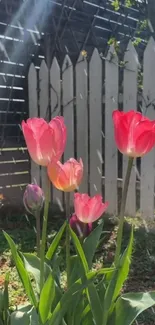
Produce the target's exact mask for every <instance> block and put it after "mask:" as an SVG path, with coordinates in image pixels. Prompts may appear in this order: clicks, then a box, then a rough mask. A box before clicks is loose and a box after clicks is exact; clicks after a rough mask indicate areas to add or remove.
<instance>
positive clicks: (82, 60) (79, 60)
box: [76, 52, 86, 64]
mask: <svg viewBox="0 0 155 325" xmlns="http://www.w3.org/2000/svg"><path fill="white" fill-rule="evenodd" d="M85 61H86V57H85V56H84V55H82V52H80V54H79V56H78V59H77V62H76V64H77V63H79V62H85Z"/></svg>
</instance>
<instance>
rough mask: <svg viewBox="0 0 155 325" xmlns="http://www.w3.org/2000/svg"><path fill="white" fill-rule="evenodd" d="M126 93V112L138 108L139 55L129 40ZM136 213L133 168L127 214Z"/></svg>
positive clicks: (125, 75) (124, 99) (125, 158)
mask: <svg viewBox="0 0 155 325" xmlns="http://www.w3.org/2000/svg"><path fill="white" fill-rule="evenodd" d="M124 62H125V68H124V86H123V89H124V93H123V110H124V111H125V112H127V111H129V110H131V109H135V110H137V77H138V56H137V52H136V50H135V48H134V46H133V45H132V42H131V41H129V44H128V46H127V50H126V52H125V55H124ZM134 163H136V161H135V162H134ZM127 164H128V158H127V157H126V156H125V155H123V181H124V179H125V175H126V170H127ZM135 214H136V171H135V168H133V169H132V173H131V178H130V183H129V188H128V196H127V202H126V215H129V216H133V217H134V216H135Z"/></svg>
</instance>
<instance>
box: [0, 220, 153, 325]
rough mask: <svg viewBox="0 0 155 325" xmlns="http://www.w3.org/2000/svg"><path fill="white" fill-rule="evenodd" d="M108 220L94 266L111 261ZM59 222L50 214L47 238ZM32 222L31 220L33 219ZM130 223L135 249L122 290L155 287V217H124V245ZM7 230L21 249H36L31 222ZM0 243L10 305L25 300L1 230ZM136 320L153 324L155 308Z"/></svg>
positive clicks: (0, 277) (112, 229)
mask: <svg viewBox="0 0 155 325" xmlns="http://www.w3.org/2000/svg"><path fill="white" fill-rule="evenodd" d="M107 220H108V221H107ZM107 220H106V218H105V226H104V235H103V240H102V243H101V244H100V247H99V248H98V251H97V254H96V259H95V261H94V268H100V266H101V265H102V263H103V261H104V265H107V266H108V265H111V263H112V262H113V258H114V253H115V240H116V232H117V226H116V224H115V222H113V220H112V222H109V218H108V219H107ZM62 223H63V219H62V218H58V217H55V218H52V220H51V222H50V223H49V227H48V233H49V235H50V236H49V237H50V240H51V237H53V236H54V234H55V232H56V231H57V230H58V229H59V227H60V225H61V224H62ZM32 224H34V223H33V222H32ZM131 224H134V229H135V231H134V250H133V257H132V263H131V269H130V275H129V279H128V281H127V282H126V284H125V286H124V288H123V291H124V292H129V291H149V290H155V221H152V222H151V223H150V225H146V224H145V223H144V222H143V221H142V220H141V219H140V218H134V219H133V218H126V223H125V226H124V241H123V247H124V248H125V247H126V245H127V243H128V239H129V233H130V228H131ZM6 231H7V232H8V233H9V235H11V237H12V238H13V239H14V241H15V242H16V244H17V246H18V248H19V249H20V250H21V251H23V252H35V249H34V247H35V232H34V230H33V225H32V226H31V228H30V227H27V225H26V223H25V225H24V228H22V229H11V230H9V229H8V230H6ZM0 243H1V245H0V256H1V258H0V286H2V285H3V282H4V275H5V274H6V272H8V271H9V272H10V284H9V292H10V304H11V306H13V305H19V304H23V303H25V302H26V296H25V294H24V292H23V289H22V285H21V283H20V281H19V278H18V275H17V272H16V269H15V267H14V263H13V261H12V258H11V254H10V250H9V248H8V245H7V242H6V240H5V238H4V236H3V233H2V232H0ZM136 324H138V325H153V324H155V312H154V309H150V310H148V311H146V312H145V313H143V315H142V316H140V317H139V318H138V320H137V321H136V323H135V325H136Z"/></svg>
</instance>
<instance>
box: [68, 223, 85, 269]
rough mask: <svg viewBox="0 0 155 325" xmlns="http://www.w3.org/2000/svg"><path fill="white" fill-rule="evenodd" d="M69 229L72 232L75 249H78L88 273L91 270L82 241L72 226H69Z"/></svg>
mask: <svg viewBox="0 0 155 325" xmlns="http://www.w3.org/2000/svg"><path fill="white" fill-rule="evenodd" d="M69 231H70V234H71V237H72V240H73V243H74V246H75V249H76V251H77V254H78V256H79V257H80V260H81V263H82V266H83V268H84V271H85V273H87V272H88V271H89V266H88V263H87V260H86V257H85V254H84V251H83V248H82V246H81V243H80V241H79V239H78V237H77V236H76V234H75V232H74V231H73V230H72V229H71V227H69Z"/></svg>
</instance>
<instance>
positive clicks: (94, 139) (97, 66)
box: [89, 49, 102, 195]
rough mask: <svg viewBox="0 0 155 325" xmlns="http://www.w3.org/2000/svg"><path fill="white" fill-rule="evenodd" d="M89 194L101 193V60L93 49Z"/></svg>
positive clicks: (90, 74)
mask: <svg viewBox="0 0 155 325" xmlns="http://www.w3.org/2000/svg"><path fill="white" fill-rule="evenodd" d="M89 86H90V95H89V124H90V125H89V130H90V132H89V144H90V154H89V164H90V167H89V170H90V177H89V181H90V194H91V195H94V194H101V193H102V187H101V183H102V100H101V99H102V60H101V58H100V55H99V53H98V50H97V49H94V52H93V54H92V57H91V60H90V64H89Z"/></svg>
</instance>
